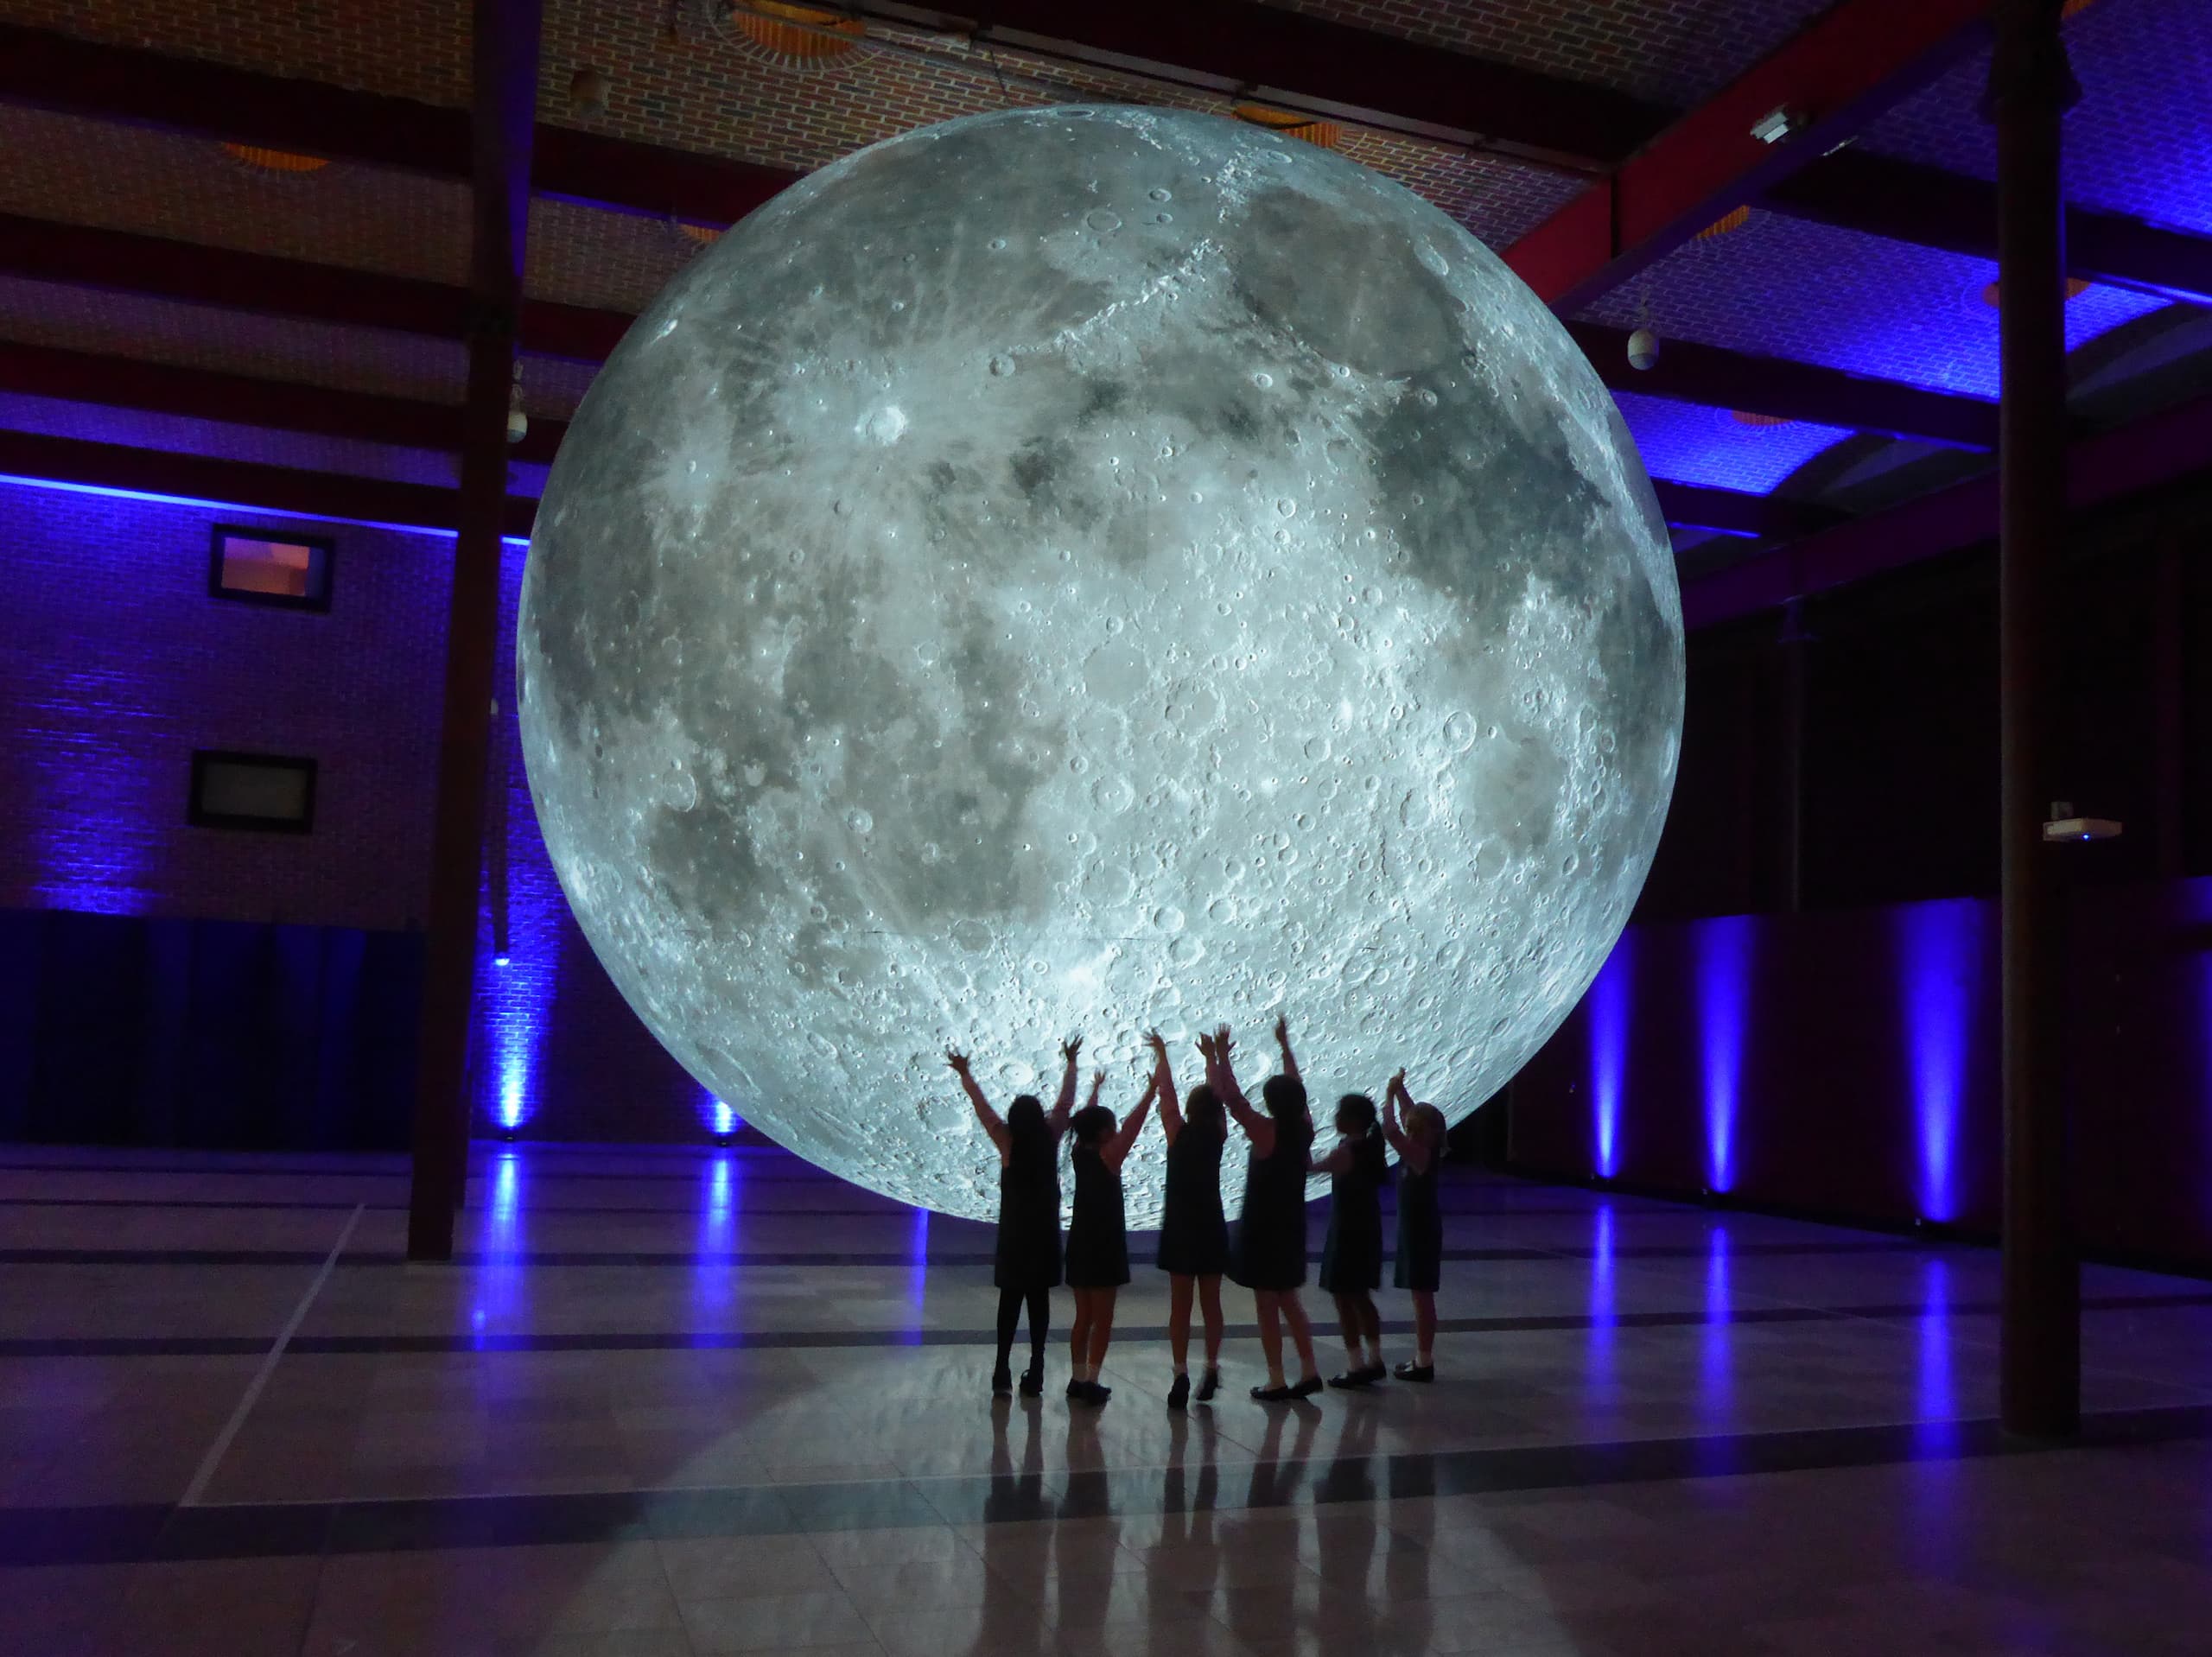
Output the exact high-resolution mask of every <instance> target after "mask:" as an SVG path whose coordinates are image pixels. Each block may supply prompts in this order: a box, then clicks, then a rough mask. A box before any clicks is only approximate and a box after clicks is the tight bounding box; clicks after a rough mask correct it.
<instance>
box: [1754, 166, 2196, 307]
mask: <svg viewBox="0 0 2212 1657" xmlns="http://www.w3.org/2000/svg"><path fill="white" fill-rule="evenodd" d="M1759 205H1760V206H1764V207H1768V208H1771V209H1772V210H1773V211H1774V212H1776V213H1783V214H1785V215H1787V216H1788V217H1789V218H1792V219H1809V220H1811V221H1812V222H1813V223H1815V224H1821V225H1834V226H1835V227H1836V228H1837V229H1839V230H1851V231H1858V232H1861V233H1862V234H1865V235H1869V236H1883V237H1887V238H1889V239H1890V240H1891V241H1895V242H1911V243H1915V244H1918V245H1919V246H1922V247H1934V248H1941V249H1942V250H1943V251H1945V252H1947V253H1963V254H1966V255H1967V256H1969V257H1973V258H1978V259H1989V260H1994V259H1995V258H1996V257H1997V187H1996V186H1995V185H1994V184H1990V183H1987V182H1985V181H1983V180H1980V179H1978V178H1966V177H1962V176H1961V175H1958V174H1955V173H1946V172H1943V171H1942V170H1941V169H1939V168H1933V167H1923V166H1921V165H1919V164H1918V163H1916V162H1907V161H1895V160H1892V159H1891V158H1890V157H1888V156H1876V155H1869V154H1866V153H1863V152H1861V151H1859V150H1857V149H1846V150H1842V151H1840V152H1839V153H1837V154H1835V155H1833V156H1824V157H1822V158H1821V160H1819V161H1816V162H1814V163H1813V164H1812V165H1811V166H1809V167H1808V168H1805V169H1804V170H1803V171H1802V172H1801V173H1799V174H1797V175H1796V176H1795V177H1794V178H1789V179H1785V180H1783V181H1781V182H1780V183H1779V184H1777V185H1775V186H1773V187H1770V188H1769V189H1768V191H1767V192H1766V194H1764V196H1763V197H1762V198H1761V199H1760V203H1759ZM2066 264H2067V269H2068V270H2069V271H2070V272H2071V273H2072V274H2073V275H2075V276H2081V277H2083V278H2085V279H2086V280H2088V281H2090V282H2101V283H2111V284H2112V285H2113V286H2115V287H2120V288H2137V289H2151V290H2152V291H2154V292H2158V293H2162V294H2168V295H2173V296H2175V297H2177V298H2181V299H2187V300H2195V301H2197V302H2204V303H2212V237H2202V236H2191V235H2189V234H2186V233H2185V232H2181V231H2174V230H2165V229H2162V228H2160V227H2159V226H2158V225H2146V224H2145V223H2143V222H2142V221H2141V220H2140V219H2130V218H2127V217H2126V216H2125V215H2124V214H2120V213H2100V212H2097V211H2095V210H2094V209H2092V208H2087V207H2076V206H2069V207H2068V208H2067V209H2066Z"/></svg>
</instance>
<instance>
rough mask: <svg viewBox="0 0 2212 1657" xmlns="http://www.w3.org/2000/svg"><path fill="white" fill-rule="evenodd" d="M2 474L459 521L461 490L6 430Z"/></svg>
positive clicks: (274, 505) (381, 520)
mask: <svg viewBox="0 0 2212 1657" xmlns="http://www.w3.org/2000/svg"><path fill="white" fill-rule="evenodd" d="M0 476H6V477H10V478H24V479H31V480H33V481H36V482H43V483H67V484H75V485H79V486H83V487H87V488H95V489H126V490H130V491H132V492H135V493H138V494H146V495H171V496H175V497H176V498H180V499H183V500H198V501H207V502H209V503H211V504H213V505H222V506H238V507H244V508H246V509H247V510H249V511H263V512H283V513H288V514H290V515H293V516H296V517H335V518H346V519H351V520H353V521H355V522H359V523H364V524H398V525H400V526H402V527H404V528H409V529H423V530H454V529H455V528H457V527H458V526H459V524H460V520H461V492H460V491H458V490H455V489H439V488H434V487H432V486H429V485H428V484H419V483H394V482H391V481H390V480H388V479H382V478H356V477H351V476H348V475H346V474H345V473H335V472H308V471H303V470H299V469H296V468H294V467H285V466H264V465H262V464H261V463H259V462H257V461H251V460H218V459H214V458H212V457H210V456H207V455H204V454H175V453H174V452H172V451H170V450H168V449H150V448H127V447H125V446H124V445H123V444H119V443H92V442H86V441H83V440H82V439H79V438H74V437H45V436H40V435H35V434H33V433H29V432H11V431H0ZM536 519H537V502H536V501H534V500H527V499H522V498H510V499H509V500H508V501H507V503H506V507H505V521H504V523H503V524H502V530H501V532H502V533H503V534H506V535H513V536H526V535H528V534H529V533H530V530H531V524H533V523H534V522H535V521H536Z"/></svg>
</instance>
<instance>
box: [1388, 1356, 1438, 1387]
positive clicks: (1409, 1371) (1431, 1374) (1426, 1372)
mask: <svg viewBox="0 0 2212 1657" xmlns="http://www.w3.org/2000/svg"><path fill="white" fill-rule="evenodd" d="M1392 1373H1393V1374H1395V1375H1396V1376H1397V1377H1398V1379H1399V1380H1400V1381H1434V1380H1435V1379H1436V1366H1435V1365H1434V1364H1433V1363H1415V1362H1414V1361H1413V1360H1412V1359H1411V1358H1408V1359H1407V1360H1406V1361H1405V1362H1403V1363H1402V1364H1400V1365H1399V1366H1398V1367H1397V1368H1396V1369H1395V1370H1394V1371H1393V1372H1392Z"/></svg>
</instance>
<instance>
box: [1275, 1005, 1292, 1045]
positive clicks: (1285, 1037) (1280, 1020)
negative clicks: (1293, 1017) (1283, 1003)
mask: <svg viewBox="0 0 2212 1657" xmlns="http://www.w3.org/2000/svg"><path fill="white" fill-rule="evenodd" d="M1275 1041H1276V1044H1278V1045H1280V1046H1283V1047H1287V1046H1289V1045H1290V1014H1288V1013H1276V1014H1275Z"/></svg>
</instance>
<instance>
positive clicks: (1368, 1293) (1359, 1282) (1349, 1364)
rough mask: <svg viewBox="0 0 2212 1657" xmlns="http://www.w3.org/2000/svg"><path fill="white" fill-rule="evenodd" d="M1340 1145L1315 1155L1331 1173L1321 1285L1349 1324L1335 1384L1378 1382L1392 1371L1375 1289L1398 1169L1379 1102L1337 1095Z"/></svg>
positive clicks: (1316, 1165)
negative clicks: (1388, 1152)
mask: <svg viewBox="0 0 2212 1657" xmlns="http://www.w3.org/2000/svg"><path fill="white" fill-rule="evenodd" d="M1336 1127H1337V1134H1338V1139H1337V1143H1336V1146H1335V1147H1334V1148H1333V1149H1332V1150H1331V1151H1330V1152H1329V1153H1328V1155H1326V1156H1325V1157H1317V1158H1315V1159H1314V1160H1313V1171H1314V1172H1315V1173H1317V1174H1326V1175H1328V1176H1329V1236H1328V1241H1326V1242H1325V1243H1324V1244H1323V1245H1322V1248H1321V1287H1322V1289H1323V1290H1324V1291H1325V1292H1327V1293H1329V1294H1332V1295H1334V1296H1335V1297H1336V1300H1337V1319H1338V1323H1340V1324H1342V1325H1343V1326H1344V1373H1343V1374H1338V1375H1332V1376H1330V1377H1329V1385H1330V1386H1332V1387H1341V1388H1344V1389H1347V1390H1349V1389H1350V1388H1352V1387H1371V1386H1373V1385H1374V1384H1375V1383H1376V1381H1380V1380H1382V1379H1383V1376H1384V1375H1385V1374H1388V1373H1389V1371H1388V1370H1387V1369H1386V1368H1384V1367H1383V1314H1382V1313H1381V1312H1379V1311H1376V1309H1375V1291H1376V1290H1377V1289H1379V1288H1381V1287H1382V1286H1383V1181H1384V1180H1385V1179H1387V1178H1389V1174H1390V1169H1389V1162H1388V1160H1387V1159H1385V1158H1384V1156H1383V1135H1382V1133H1380V1132H1379V1131H1378V1130H1377V1128H1376V1121H1375V1101H1373V1100H1372V1099H1370V1098H1369V1097H1368V1096H1367V1095H1365V1094H1363V1093H1348V1094H1346V1095H1344V1097H1343V1098H1341V1099H1339V1100H1338V1101H1337V1115H1336Z"/></svg>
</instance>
